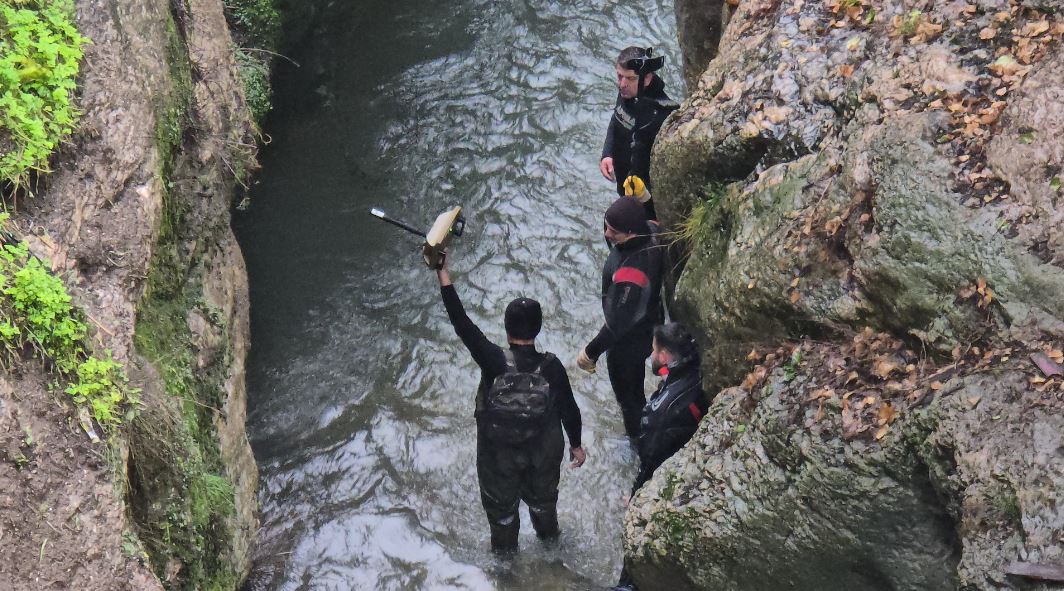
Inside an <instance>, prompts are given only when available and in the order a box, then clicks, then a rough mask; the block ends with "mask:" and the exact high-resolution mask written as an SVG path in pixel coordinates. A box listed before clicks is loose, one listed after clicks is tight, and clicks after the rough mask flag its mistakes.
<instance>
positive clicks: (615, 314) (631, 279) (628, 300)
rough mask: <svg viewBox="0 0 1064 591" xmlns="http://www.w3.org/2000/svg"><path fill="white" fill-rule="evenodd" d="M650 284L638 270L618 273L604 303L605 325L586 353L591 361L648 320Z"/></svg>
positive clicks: (624, 270) (626, 267)
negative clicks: (647, 292) (605, 306)
mask: <svg viewBox="0 0 1064 591" xmlns="http://www.w3.org/2000/svg"><path fill="white" fill-rule="evenodd" d="M651 280H652V279H651V278H650V277H648V276H647V274H646V273H644V272H643V271H642V270H640V269H638V268H636V267H630V266H623V267H620V268H619V269H617V271H616V272H615V273H614V274H613V282H612V283H611V284H610V287H609V289H608V291H607V293H606V298H605V299H606V301H607V302H609V304H608V307H607V309H606V323H605V324H604V325H603V326H602V328H601V329H600V330H599V333H598V335H596V336H595V338H594V339H592V341H591V343H589V344H588V346H587V348H586V349H585V351H586V352H587V356H588V357H590V358H592V359H598V358H599V356H601V355H602V353H603V352H604V351H606V350H607V349H609V348H610V347H611V346H613V343H615V342H617V340H618V339H620V338H621V337H622V336H624V334H625V333H627V332H628V331H629V330H631V329H632V328H633V327H634V326H635V325H636V324H639V322H640V321H642V320H643V319H644V318H645V317H646V315H647V303H648V302H647V297H645V295H646V294H645V292H646V291H647V290H649V289H650V288H651Z"/></svg>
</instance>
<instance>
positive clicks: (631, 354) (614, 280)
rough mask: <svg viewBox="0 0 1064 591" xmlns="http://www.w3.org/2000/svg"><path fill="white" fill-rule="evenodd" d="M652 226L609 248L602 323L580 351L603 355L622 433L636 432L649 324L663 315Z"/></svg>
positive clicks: (649, 339)
mask: <svg viewBox="0 0 1064 591" xmlns="http://www.w3.org/2000/svg"><path fill="white" fill-rule="evenodd" d="M657 231H658V230H657V225H656V224H654V223H652V222H648V223H647V232H646V234H645V235H641V236H636V237H634V238H631V239H629V240H627V241H626V242H624V243H623V244H618V245H615V246H613V247H611V248H610V256H609V258H607V259H606V264H605V265H604V266H603V269H602V311H603V313H604V315H605V317H606V322H605V323H604V324H603V325H602V328H601V329H600V330H599V332H598V334H597V335H596V336H595V338H594V339H592V340H591V342H590V343H588V345H587V347H586V348H585V351H586V353H587V355H588V357H590V358H591V359H593V360H597V359H598V358H599V357H600V356H601V355H602V354H603V353H606V368H607V369H608V371H609V376H610V384H611V385H612V386H613V394H614V396H616V398H617V402H618V404H620V406H621V414H622V415H623V417H624V428H625V432H626V433H627V434H628V435H629V436H631V437H635V436H637V435H638V434H639V414H640V412H641V411H642V409H643V404H644V403H645V402H646V397H645V395H644V394H643V377H644V375H645V367H646V359H647V357H649V356H650V345H651V342H652V340H653V329H654V325H656V324H661V322H662V320H663V319H664V317H665V314H664V310H663V308H662V304H661V279H662V260H663V255H664V252H663V247H661V246H660V245H659V244H658V241H657V238H656V234H657Z"/></svg>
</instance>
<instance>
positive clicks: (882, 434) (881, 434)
mask: <svg viewBox="0 0 1064 591" xmlns="http://www.w3.org/2000/svg"><path fill="white" fill-rule="evenodd" d="M888 431H890V427H889V426H887V425H883V426H881V427H880V428H879V429H878V430H877V431H876V435H875V437H876V441H879V440H880V439H883V438H884V437H886V435H887V432H888Z"/></svg>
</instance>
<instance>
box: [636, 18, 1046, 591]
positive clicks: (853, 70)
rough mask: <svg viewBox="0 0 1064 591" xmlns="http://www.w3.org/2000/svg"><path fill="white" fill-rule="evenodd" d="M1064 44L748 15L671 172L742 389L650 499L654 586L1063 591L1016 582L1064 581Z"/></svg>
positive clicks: (1014, 33)
mask: <svg viewBox="0 0 1064 591" xmlns="http://www.w3.org/2000/svg"><path fill="white" fill-rule="evenodd" d="M1062 34H1064V18H1062V17H1061V14H1060V13H1059V11H1054V10H1052V7H1048V8H1047V7H1046V6H1044V5H1043V4H1042V3H1037V2H1020V1H1016V0H1013V1H1009V0H986V1H985V2H974V3H965V2H944V3H922V4H920V5H918V6H916V5H912V4H911V3H902V2H877V1H872V0H859V1H857V2H842V1H829V2H808V1H803V0H753V1H751V2H741V3H739V5H738V6H737V7H736V8H735V11H734V14H732V15H731V17H730V20H729V21H728V24H727V28H726V29H725V31H724V35H723V37H722V39H721V42H720V46H719V48H718V51H717V54H716V57H715V58H714V59H713V61H712V62H711V63H710V64H709V66H708V67H707V68H706V70H705V72H704V73H702V75H701V76H700V78H699V79H698V81H697V84H696V85H695V86H693V87H692V94H691V96H690V98H688V100H687V101H685V103H684V105H683V106H682V107H681V109H680V110H679V111H677V113H675V114H674V115H673V116H672V117H671V118H670V119H669V120H668V121H667V122H666V124H665V126H664V127H663V130H662V133H661V135H660V136H659V138H658V141H657V143H656V146H655V152H654V156H653V163H652V166H653V167H654V177H655V180H656V183H657V188H656V191H655V198H656V201H657V202H658V211H659V213H660V214H661V216H662V218H663V221H664V222H665V223H666V224H667V225H668V226H670V229H673V230H678V231H680V232H681V234H682V235H683V236H684V237H685V238H684V243H683V248H684V257H683V258H682V260H681V261H679V262H680V264H681V265H682V269H683V270H682V274H681V275H680V277H679V278H678V279H677V282H676V286H675V290H674V294H673V301H672V302H671V310H672V311H673V313H674V316H675V317H676V318H678V319H680V320H681V321H684V322H686V323H688V324H690V325H691V326H693V327H695V328H696V329H697V332H698V333H700V334H701V335H702V336H703V339H702V342H703V344H704V345H705V359H704V365H703V368H704V370H705V374H706V380H707V386H708V388H707V391H710V392H716V391H719V390H720V389H722V388H727V389H725V391H724V393H722V394H721V396H720V397H719V398H718V400H717V401H716V403H715V404H714V405H713V407H712V408H711V411H710V413H709V414H708V415H707V417H706V419H704V420H703V424H702V427H701V428H700V431H699V433H698V434H697V435H696V436H695V438H694V439H693V441H692V443H691V444H690V445H688V447H687V448H685V449H684V450H683V451H682V452H680V453H679V454H677V456H676V457H675V458H673V459H672V460H670V461H669V462H667V463H666V464H665V465H664V466H663V467H662V469H660V470H659V471H658V473H657V474H656V475H655V477H654V479H653V480H652V481H651V482H650V483H649V484H648V485H647V486H646V487H645V488H644V489H643V490H642V491H640V493H639V494H638V495H637V497H636V498H635V499H634V501H633V503H632V507H631V509H630V511H629V513H628V516H627V518H626V538H625V548H626V558H627V561H628V563H629V565H630V568H631V570H632V572H633V573H635V576H636V578H637V580H638V581H639V582H640V583H641V584H646V585H648V588H673V587H675V588H678V589H707V590H708V589H713V590H715V591H719V590H730V589H735V590H748V589H768V588H791V589H809V590H814V589H877V590H878V589H961V588H963V589H980V590H984V589H985V590H989V589H1001V588H1015V589H1020V588H1023V589H1038V588H1048V587H1047V586H1046V585H1044V584H1039V583H1036V582H1034V581H1031V580H1028V579H1024V578H1022V577H1016V576H1013V575H1008V574H1006V571H1007V570H1009V568H1008V565H1009V564H1010V563H1012V562H1020V563H1029V564H1057V563H1062V562H1064V560H1061V559H1060V558H1059V557H1058V556H1057V554H1058V552H1059V550H1058V549H1057V545H1058V544H1059V540H1060V539H1062V537H1064V513H1061V512H1060V510H1059V509H1058V507H1059V506H1060V502H1059V501H1060V499H1059V498H1058V497H1060V496H1061V491H1062V488H1061V487H1062V485H1064V482H1062V481H1061V479H1060V474H1061V472H1062V471H1064V462H1062V459H1061V457H1060V456H1059V453H1057V452H1055V451H1052V450H1055V449H1056V447H1055V446H1056V435H1054V433H1056V432H1058V431H1059V427H1060V421H1061V420H1062V419H1061V418H1062V416H1064V405H1062V404H1060V401H1059V399H1058V398H1057V392H1058V391H1061V390H1059V388H1060V387H1061V386H1060V378H1053V377H1052V376H1043V375H1042V373H1040V372H1039V370H1037V369H1036V368H1035V366H1034V365H1032V363H1031V362H1030V361H1029V360H1028V355H1029V354H1031V353H1040V352H1053V353H1056V352H1057V351H1058V350H1059V349H1061V348H1062V347H1064V299H1062V298H1061V297H1060V295H1059V294H1061V293H1064V269H1062V265H1061V263H1060V261H1061V258H1060V252H1061V249H1060V245H1061V240H1062V236H1064V226H1062V224H1061V223H1060V222H1061V218H1060V215H1061V214H1060V208H1059V207H1057V206H1056V205H1057V202H1058V200H1059V197H1060V175H1061V170H1060V167H1061V157H1062V153H1061V146H1062V145H1064V144H1061V142H1060V141H1059V137H1060V133H1059V132H1060V131H1062V130H1061V129H1060V127H1061V121H1062V117H1064V107H1062V105H1064V103H1062V102H1061V101H1060V100H1059V99H1060V98H1061V97H1060V92H1061V88H1062V87H1064V85H1062V83H1061V72H1062V67H1064V54H1062V51H1061V43H1060V39H1061V35H1062ZM865 327H871V328H870V329H867V330H868V331H871V332H874V333H876V334H880V335H886V336H884V338H887V336H889V338H890V339H894V340H895V341H893V342H894V343H895V344H893V345H890V347H888V348H887V349H884V350H877V351H876V352H874V354H872V353H867V352H866V351H865V349H862V348H861V347H865V346H866V345H865V343H864V339H865V337H864V336H862V335H865V334H866V329H865ZM796 342H801V343H803V344H802V345H801V346H802V348H804V349H806V350H807V357H808V358H810V359H812V360H806V361H801V359H800V356H799V357H798V358H795V359H792V360H791V362H786V360H785V359H783V358H779V355H777V354H773V355H770V356H769V357H772V358H774V361H772V362H768V361H766V362H765V364H764V365H762V366H760V369H758V368H754V369H753V371H751V363H750V362H749V361H748V359H754V360H755V361H756V360H757V359H762V358H764V354H763V353H758V352H757V351H761V350H765V349H766V348H767V349H768V350H771V349H774V348H776V347H793V346H794V345H793V344H794V343H796ZM884 342H885V341H884ZM877 346H878V345H877ZM855 348H856V349H855ZM752 349H754V350H755V352H754V353H751V350H752ZM828 350H831V351H834V352H835V353H834V355H833V356H830V357H829V356H827V355H823V354H819V353H818V352H822V351H828ZM857 350H859V351H860V352H858V353H855V351H857ZM973 351H974V352H973ZM903 353H904V354H903ZM748 354H750V357H748ZM784 357H786V356H784ZM1058 361H1059V360H1058ZM945 368H948V371H947V370H946V369H945ZM748 372H751V373H749V374H748ZM850 373H852V376H850V375H848V374H850ZM744 375H746V379H745V380H744V379H743V376H744ZM858 376H860V377H859V378H858ZM1047 378H1048V379H1047ZM740 381H742V382H743V386H742V387H741V388H739V387H732V388H728V387H729V386H735V384H738V383H740ZM861 413H864V415H862V414H861ZM859 416H865V419H861V420H864V421H865V423H861V420H859V419H858V418H855V417H859Z"/></svg>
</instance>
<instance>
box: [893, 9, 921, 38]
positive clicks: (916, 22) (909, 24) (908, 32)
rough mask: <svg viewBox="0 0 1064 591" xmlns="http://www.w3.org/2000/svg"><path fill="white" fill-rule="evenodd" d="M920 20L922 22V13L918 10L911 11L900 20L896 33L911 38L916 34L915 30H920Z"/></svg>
mask: <svg viewBox="0 0 1064 591" xmlns="http://www.w3.org/2000/svg"><path fill="white" fill-rule="evenodd" d="M922 20H924V13H923V12H921V11H919V10H912V11H910V12H909V14H907V15H905V18H903V19H902V20H901V24H900V25H899V26H898V32H899V33H901V34H902V35H904V36H906V37H912V36H913V35H915V34H916V31H917V29H919V28H920V22H921V21H922Z"/></svg>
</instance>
